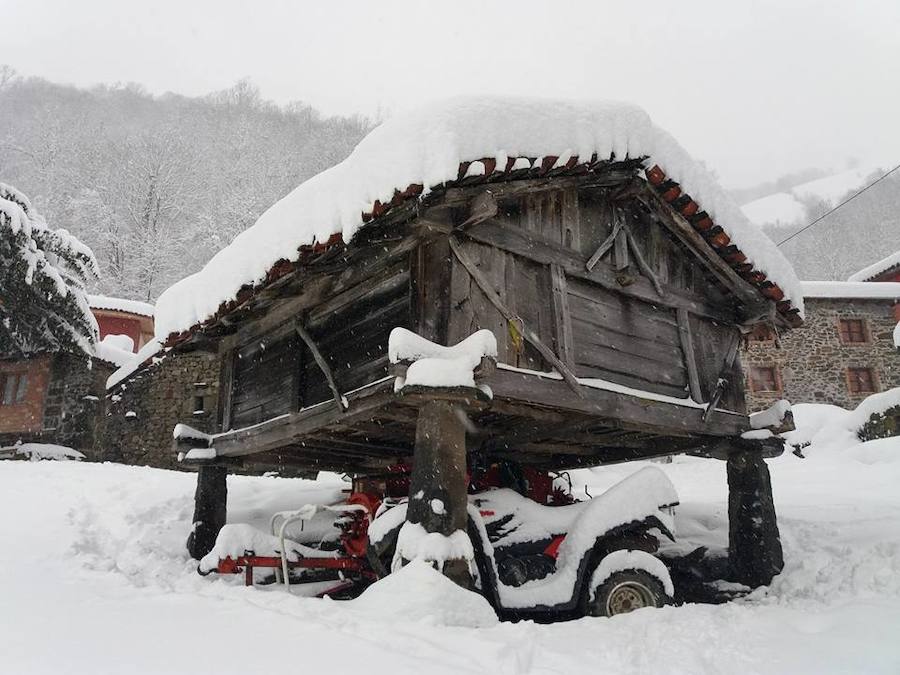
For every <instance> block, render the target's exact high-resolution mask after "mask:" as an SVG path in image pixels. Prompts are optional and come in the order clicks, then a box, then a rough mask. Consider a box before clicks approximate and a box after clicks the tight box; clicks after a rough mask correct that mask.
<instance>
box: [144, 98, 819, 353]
mask: <svg viewBox="0 0 900 675" xmlns="http://www.w3.org/2000/svg"><path fill="white" fill-rule="evenodd" d="M613 155H614V156H615V157H616V158H619V159H622V158H626V157H631V158H644V157H645V158H647V159H646V160H645V165H646V166H648V167H652V166H653V165H654V164H655V165H658V166H659V167H661V168H662V170H663V171H664V172H665V174H664V175H665V176H667V177H668V178H669V179H671V180H674V181H677V182H678V183H679V184H681V185H682V186H683V188H684V192H688V193H690V195H691V197H693V199H694V200H696V202H697V203H699V204H700V205H701V206H702V208H703V209H704V210H705V211H706V212H707V213H708V214H709V216H710V217H711V218H712V219H714V220H715V221H716V223H717V224H719V225H720V226H721V227H722V228H723V229H724V230H725V232H727V235H728V236H729V237H730V239H731V243H733V244H734V245H735V246H737V247H738V249H740V251H741V252H742V253H743V254H744V255H745V256H746V257H747V259H748V260H747V261H748V262H750V263H751V264H752V265H753V266H754V268H755V269H756V270H757V271H759V272H761V273H763V274H764V275H765V276H766V277H767V278H768V279H769V280H771V281H772V282H774V283H775V284H777V285H778V286H779V287H780V289H781V292H783V294H784V297H785V298H786V299H787V300H789V301H790V302H791V303H793V306H794V307H795V308H797V309H798V310H799V311H800V312H801V314H802V307H803V299H802V293H801V292H800V287H799V282H798V280H797V278H796V276H795V274H794V271H793V269H792V268H791V265H790V263H788V261H787V260H786V259H785V258H784V256H783V255H782V254H781V253H780V251H779V250H778V249H777V248H776V247H775V245H774V243H773V242H772V241H771V240H770V239H769V238H768V237H767V236H766V235H764V234H763V233H762V232H761V231H760V230H759V229H758V228H757V227H756V226H755V225H753V224H752V223H750V221H749V220H748V219H747V218H746V216H745V215H744V214H743V212H742V211H741V209H740V208H739V207H738V206H737V204H736V203H735V202H734V201H733V199H732V198H731V196H730V195H729V194H728V193H727V192H725V190H723V189H722V188H721V187H720V186H719V185H718V184H717V183H716V181H715V179H714V178H713V177H712V176H711V175H710V173H709V172H708V171H707V170H706V168H705V167H704V166H703V165H702V164H701V163H699V162H696V161H695V160H694V159H692V158H691V156H690V155H688V153H687V152H686V151H685V150H684V149H682V148H681V146H680V145H678V143H677V142H676V141H675V140H674V139H673V138H672V136H670V135H669V134H668V133H667V132H665V131H663V130H662V129H660V128H659V127H657V126H655V125H654V124H653V123H652V122H651V120H650V118H649V116H648V115H647V113H645V112H644V111H643V110H642V109H640V108H638V107H636V106H634V105H631V104H626V103H618V102H605V101H560V100H542V99H524V98H503V97H478V98H474V97H472V98H470V97H460V98H453V99H449V100H444V101H440V102H436V103H432V104H430V105H427V106H425V107H423V108H421V109H419V110H417V111H415V112H410V113H407V114H403V115H398V116H396V117H394V118H392V119H390V120H388V121H386V122H385V123H383V124H382V125H380V126H379V127H377V128H376V129H374V130H373V131H372V132H370V133H369V134H368V135H367V136H366V137H365V138H364V139H363V140H362V141H361V142H360V143H359V145H358V146H357V147H356V148H355V149H354V151H353V152H352V153H351V154H350V156H349V157H348V158H347V159H345V160H344V161H343V162H341V163H340V164H338V165H336V166H334V167H332V168H330V169H328V170H326V171H323V172H322V173H320V174H318V175H316V176H314V177H313V178H310V179H309V180H307V181H306V182H305V183H303V184H301V185H300V186H299V187H297V188H296V189H294V190H293V191H292V192H291V193H290V194H288V195H287V196H286V197H284V198H283V199H281V200H280V201H279V202H277V203H276V204H274V205H273V206H272V207H271V208H269V209H268V210H267V211H266V212H265V213H263V215H262V216H261V217H260V218H259V220H257V222H256V223H255V224H254V225H253V226H251V227H250V228H248V229H247V230H245V231H244V232H242V233H241V234H239V235H238V236H237V237H235V239H234V240H233V241H232V242H231V244H229V245H228V246H227V247H225V248H224V249H222V250H221V251H219V253H218V254H216V255H215V256H214V257H213V258H212V259H211V260H210V261H209V262H208V263H207V264H206V266H205V267H204V268H203V269H202V270H200V271H199V272H197V273H196V274H193V275H191V276H189V277H187V278H185V279H182V280H181V281H179V282H178V283H176V284H174V285H173V286H171V287H170V288H169V289H167V290H166V291H165V292H164V293H163V294H162V296H160V298H159V300H158V301H157V303H156V335H157V336H158V337H159V338H160V339H163V340H165V339H166V338H167V337H168V336H169V335H170V334H173V333H180V332H183V331H186V330H189V329H191V328H192V327H194V326H196V325H197V324H202V323H203V322H205V321H207V320H208V319H210V318H211V317H213V316H214V315H215V314H216V313H217V312H218V311H219V309H220V306H222V305H223V304H224V303H229V302H231V301H233V300H234V299H235V298H236V297H237V295H238V293H239V291H241V289H242V287H255V286H259V285H262V284H264V283H265V280H266V276H267V273H268V272H269V271H270V270H271V269H273V267H274V266H275V264H276V263H278V262H280V261H282V260H288V261H290V262H294V261H296V260H297V259H298V258H299V257H300V253H299V250H298V249H300V247H304V246H309V245H313V244H322V243H326V242H329V240H331V239H332V237H334V236H336V235H339V236H340V237H342V238H343V240H344V241H345V242H349V241H350V240H351V239H352V238H353V235H354V234H355V233H356V232H357V230H359V228H360V227H361V226H362V225H363V224H364V222H365V221H366V220H368V219H370V218H371V217H373V216H375V217H377V216H378V215H380V213H382V212H384V210H386V209H385V205H389V204H392V203H393V202H392V200H396V198H397V197H403V198H413V197H415V196H419V197H420V198H421V197H423V196H425V195H427V194H428V193H429V192H430V191H432V190H433V189H434V188H436V187H438V186H441V185H443V184H445V183H447V182H451V181H455V180H457V179H459V178H460V177H461V174H460V172H461V170H463V171H466V172H467V173H466V175H483V174H490V173H495V172H497V171H500V172H503V171H509V170H510V169H512V168H516V169H518V168H521V167H522V166H523V165H522V163H523V162H528V165H527V166H526V167H525V168H528V167H531V168H532V169H533V170H539V169H541V168H542V167H544V166H545V165H546V164H547V160H548V159H553V158H555V160H553V161H552V162H551V165H552V166H553V167H563V166H567V165H569V164H570V163H572V162H574V163H576V164H577V163H579V161H580V162H582V163H587V162H590V161H591V158H592V157H597V158H609V157H611V156H613ZM526 158H528V159H526ZM480 160H486V161H484V162H482V161H480ZM548 168H549V167H548Z"/></svg>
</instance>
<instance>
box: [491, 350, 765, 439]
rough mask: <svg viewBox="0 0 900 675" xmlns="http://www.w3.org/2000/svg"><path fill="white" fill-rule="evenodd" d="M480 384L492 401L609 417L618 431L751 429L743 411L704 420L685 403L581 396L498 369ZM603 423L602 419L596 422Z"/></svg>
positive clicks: (732, 432)
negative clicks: (488, 392)
mask: <svg viewBox="0 0 900 675" xmlns="http://www.w3.org/2000/svg"><path fill="white" fill-rule="evenodd" d="M485 383H486V384H487V385H488V386H490V388H491V390H492V391H493V392H494V403H493V404H492V407H493V406H496V405H497V403H499V402H503V401H523V402H525V401H527V402H528V403H529V404H530V405H532V406H535V407H537V408H545V409H546V408H549V409H551V410H554V411H567V412H570V413H582V414H588V415H594V416H596V417H598V418H604V419H613V420H615V421H616V424H617V425H619V426H621V427H622V428H623V429H630V430H634V431H646V432H649V433H653V434H658V435H664V436H679V435H681V436H691V435H698V436H732V437H733V436H739V435H740V434H742V433H743V432H745V431H747V430H748V429H749V428H750V420H749V418H748V417H747V415H744V414H742V413H732V412H725V411H720V410H713V411H712V413H711V415H710V418H709V420H708V421H707V422H706V423H704V422H703V419H702V417H703V408H702V407H699V406H697V405H696V404H695V403H692V402H691V401H690V399H685V404H684V405H679V404H675V403H669V402H666V401H660V400H656V399H655V398H652V396H653V395H652V394H651V395H649V396H650V397H648V398H643V397H641V396H637V395H632V394H626V393H622V392H618V391H610V390H607V389H600V388H598V387H588V386H582V387H581V389H582V392H583V396H582V397H577V396H575V395H574V394H572V393H570V391H569V388H568V387H567V386H566V384H565V383H564V382H562V381H560V380H552V379H550V378H547V377H541V376H539V375H537V374H531V373H523V372H519V371H515V370H509V369H506V368H502V367H498V368H497V370H496V371H495V372H494V373H493V375H491V377H489V378H487V380H486V381H485ZM601 421H602V420H601Z"/></svg>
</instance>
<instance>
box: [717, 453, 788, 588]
mask: <svg viewBox="0 0 900 675" xmlns="http://www.w3.org/2000/svg"><path fill="white" fill-rule="evenodd" d="M727 466H728V469H727V470H728V526H729V527H728V559H729V564H730V567H731V574H732V577H733V580H734V581H737V582H739V583H742V584H745V585H747V586H750V587H754V588H755V587H756V586H764V585H767V584H769V583H771V581H772V578H773V577H774V576H775V575H776V574H778V573H779V572H781V570H782V568H783V567H784V557H783V554H782V550H781V537H780V536H779V534H778V522H777V520H776V517H775V502H774V500H773V498H772V482H771V479H770V478H769V467H768V466H766V462H765V460H764V459H763V456H762V451H761V450H757V449H753V450H739V451H735V452H732V453H730V454H729V455H728V463H727Z"/></svg>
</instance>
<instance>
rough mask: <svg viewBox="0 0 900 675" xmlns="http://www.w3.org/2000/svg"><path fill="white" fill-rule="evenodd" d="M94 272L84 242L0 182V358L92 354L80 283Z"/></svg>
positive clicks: (92, 332)
mask: <svg viewBox="0 0 900 675" xmlns="http://www.w3.org/2000/svg"><path fill="white" fill-rule="evenodd" d="M97 275H98V271H97V261H96V260H95V259H94V254H93V253H92V252H91V250H90V249H89V248H88V247H87V246H85V245H84V244H82V243H81V242H80V241H78V239H76V238H75V237H73V236H72V235H71V234H69V233H68V232H67V231H66V230H63V229H56V230H51V229H50V228H49V227H48V226H47V223H46V222H45V221H44V219H43V218H42V217H41V216H40V215H39V214H38V213H37V212H36V211H35V210H34V208H33V207H32V206H31V203H30V202H29V201H28V198H27V197H25V195H23V194H22V193H21V192H19V191H18V190H16V189H15V188H12V187H10V186H8V185H5V184H3V183H0V356H7V357H8V356H13V357H17V356H27V355H29V354H35V353H40V352H58V351H66V352H74V353H78V352H84V353H85V354H89V355H90V354H93V351H94V349H93V345H94V343H95V341H96V340H97V322H96V321H95V320H94V316H93V314H92V313H91V310H90V306H89V305H88V300H87V295H86V291H85V285H86V284H87V283H88V282H89V281H91V280H93V279H95V278H97Z"/></svg>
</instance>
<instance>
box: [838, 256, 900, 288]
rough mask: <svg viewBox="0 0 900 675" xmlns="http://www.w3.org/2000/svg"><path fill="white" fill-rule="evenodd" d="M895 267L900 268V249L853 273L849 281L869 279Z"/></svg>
mask: <svg viewBox="0 0 900 675" xmlns="http://www.w3.org/2000/svg"><path fill="white" fill-rule="evenodd" d="M893 269H900V251H896V252H894V253H891V254H890V255H889V256H888V257H887V258H882V259H881V260H879V261H878V262H876V263H872V264H871V265H869V266H868V267H864V268H863V269H861V270H860V271H859V272H856V273H855V274H851V275H850V276H849V277H848V278H847V281H869V280H870V279H873V278H874V277H877V276H879V275H881V274H884V273H885V272H889V271H891V270H893Z"/></svg>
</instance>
